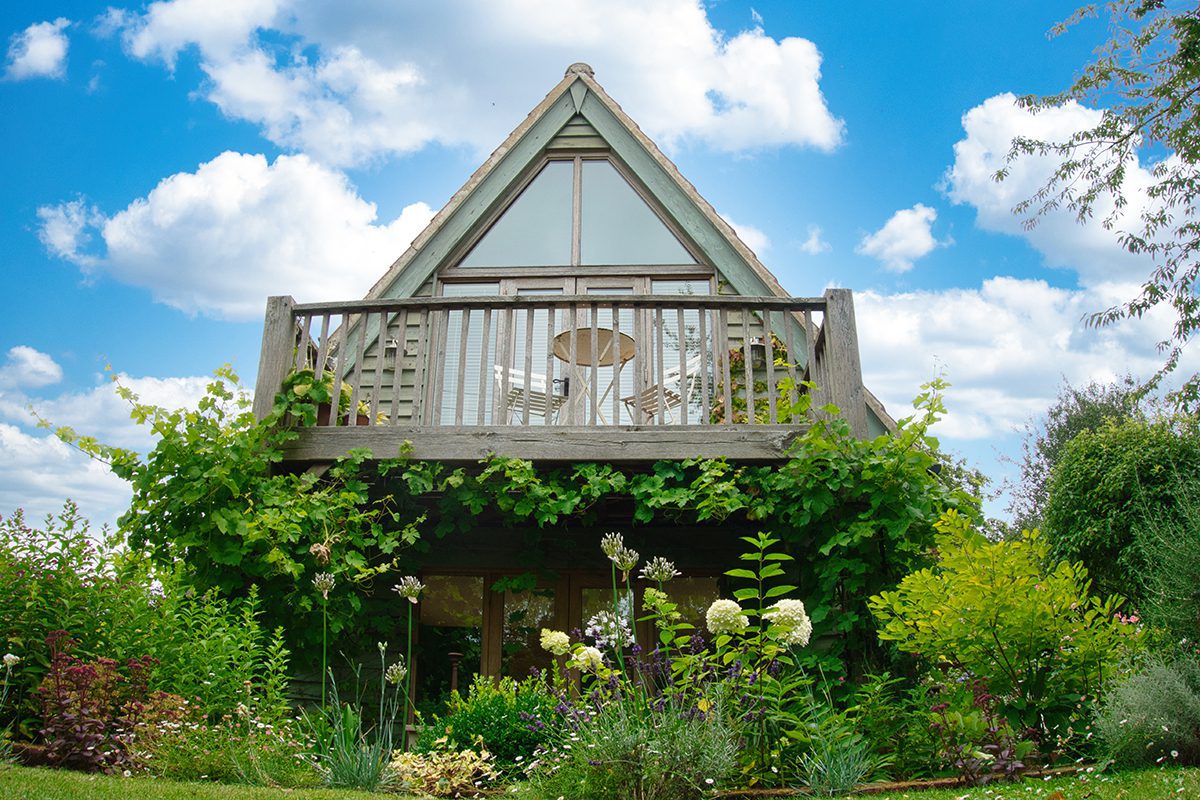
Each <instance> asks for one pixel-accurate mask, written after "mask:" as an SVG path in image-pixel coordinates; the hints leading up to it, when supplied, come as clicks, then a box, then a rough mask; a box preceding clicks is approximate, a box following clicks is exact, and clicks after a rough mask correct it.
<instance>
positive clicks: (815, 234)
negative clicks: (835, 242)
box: [800, 225, 833, 256]
mask: <svg viewBox="0 0 1200 800" xmlns="http://www.w3.org/2000/svg"><path fill="white" fill-rule="evenodd" d="M800 249H801V250H803V251H804V252H805V253H808V254H809V255H810V256H819V255H821V253H828V252H829V251H830V250H832V249H833V246H832V245H831V244H829V242H827V241H825V240H824V239H822V238H821V226H820V225H809V226H808V238H807V239H805V240H804V242H803V243H801V245H800Z"/></svg>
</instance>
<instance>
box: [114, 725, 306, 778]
mask: <svg viewBox="0 0 1200 800" xmlns="http://www.w3.org/2000/svg"><path fill="white" fill-rule="evenodd" d="M135 747H136V750H137V758H138V761H139V763H141V764H143V765H144V769H145V770H146V771H147V772H149V773H150V774H151V775H154V776H156V777H159V778H172V779H174V780H181V781H198V780H211V781H220V782H222V783H240V784H248V785H251V786H277V787H289V788H290V787H299V786H313V785H316V784H318V783H319V776H318V775H317V771H316V770H315V769H314V768H313V763H312V761H311V759H310V758H309V757H308V755H307V753H308V751H309V749H310V747H311V743H310V742H309V741H308V740H307V738H306V737H305V734H304V732H303V730H302V729H301V726H300V725H299V724H297V723H296V722H295V721H294V720H291V719H286V718H284V719H277V718H274V717H272V716H268V717H263V716H260V714H259V712H258V710H257V708H256V707H251V706H243V707H242V708H241V709H239V710H238V712H237V713H234V714H232V715H226V716H225V717H223V718H222V719H220V720H219V721H216V722H213V723H209V722H207V721H206V720H204V719H203V718H198V717H197V716H195V715H192V716H189V717H186V718H184V719H182V720H165V721H163V722H161V723H159V724H158V725H157V726H156V728H155V729H154V730H152V731H142V732H140V733H139V735H138V737H137V740H136V742H135Z"/></svg>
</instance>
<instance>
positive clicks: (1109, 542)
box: [1045, 417, 1200, 604]
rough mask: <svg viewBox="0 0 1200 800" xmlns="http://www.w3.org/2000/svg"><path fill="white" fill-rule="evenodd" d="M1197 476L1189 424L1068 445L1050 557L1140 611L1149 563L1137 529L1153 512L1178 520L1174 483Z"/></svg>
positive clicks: (1053, 487) (1055, 493)
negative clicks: (1082, 571)
mask: <svg viewBox="0 0 1200 800" xmlns="http://www.w3.org/2000/svg"><path fill="white" fill-rule="evenodd" d="M1198 472H1200V427H1197V422H1196V420H1194V419H1191V418H1185V417H1175V418H1171V419H1160V420H1155V421H1148V422H1143V421H1138V420H1131V421H1128V422H1124V423H1121V424H1116V425H1107V426H1105V427H1102V428H1100V429H1099V430H1095V431H1083V432H1081V433H1080V434H1079V435H1078V436H1076V437H1075V438H1074V439H1072V440H1071V442H1070V444H1068V445H1067V447H1066V449H1065V451H1064V452H1063V453H1062V456H1061V459H1060V461H1059V463H1058V465H1057V468H1056V469H1055V471H1054V474H1053V478H1052V481H1051V484H1050V491H1049V497H1048V500H1047V503H1046V514H1045V534H1046V540H1047V542H1048V543H1049V544H1050V553H1051V556H1052V557H1054V558H1056V559H1068V560H1071V561H1081V562H1083V565H1084V566H1085V567H1087V569H1088V573H1089V574H1090V575H1091V576H1092V578H1093V579H1094V580H1095V583H1096V590H1097V592H1099V593H1101V594H1109V593H1112V592H1117V591H1121V592H1123V593H1127V594H1128V595H1129V596H1131V598H1132V599H1133V600H1134V602H1135V604H1136V603H1137V601H1138V600H1140V597H1141V587H1140V586H1139V577H1140V576H1141V575H1143V574H1145V573H1146V567H1147V563H1146V561H1145V559H1144V557H1143V555H1142V553H1141V551H1140V549H1139V548H1138V546H1137V543H1136V541H1135V529H1136V528H1137V527H1138V524H1139V521H1140V520H1141V519H1142V518H1143V513H1144V512H1150V513H1151V514H1153V515H1154V517H1155V518H1156V519H1158V520H1160V521H1169V520H1170V519H1171V518H1172V517H1173V516H1174V515H1175V508H1176V506H1177V500H1176V497H1175V491H1176V489H1177V488H1178V486H1179V484H1178V481H1177V480H1176V475H1178V474H1184V475H1195V474H1197V473H1198Z"/></svg>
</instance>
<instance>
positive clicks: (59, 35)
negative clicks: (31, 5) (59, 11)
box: [4, 17, 71, 81]
mask: <svg viewBox="0 0 1200 800" xmlns="http://www.w3.org/2000/svg"><path fill="white" fill-rule="evenodd" d="M70 24H71V21H70V20H69V19H67V18H66V17H59V18H58V19H56V20H54V21H53V22H37V23H34V24H33V25H30V26H29V27H28V28H26V29H25V30H23V31H21V32H20V33H18V34H14V35H13V37H12V40H11V41H10V43H9V45H8V64H7V66H6V68H5V71H4V77H5V78H7V79H8V80H14V81H20V80H25V79H26V78H61V77H62V76H63V75H65V74H66V70H67V47H68V42H67V34H66V29H67V26H68V25H70Z"/></svg>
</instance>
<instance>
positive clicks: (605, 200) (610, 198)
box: [580, 161, 696, 264]
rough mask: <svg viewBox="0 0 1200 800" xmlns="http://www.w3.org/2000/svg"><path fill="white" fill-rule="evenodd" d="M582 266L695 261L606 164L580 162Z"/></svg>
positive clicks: (617, 173)
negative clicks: (581, 168)
mask: <svg viewBox="0 0 1200 800" xmlns="http://www.w3.org/2000/svg"><path fill="white" fill-rule="evenodd" d="M582 237H583V239H582V241H581V243H580V245H581V248H582V249H581V259H582V261H583V263H584V264H695V263H696V259H694V258H692V256H691V254H690V253H688V251H687V250H686V249H685V248H684V246H683V245H682V244H680V243H679V240H678V239H677V238H675V234H673V233H671V231H670V230H669V229H668V228H667V226H666V225H664V224H663V221H662V220H661V219H659V218H658V215H657V214H655V213H654V212H653V211H651V210H650V206H648V205H646V201H645V200H643V199H642V197H641V195H639V194H638V193H637V192H636V191H634V189H633V187H632V186H630V185H629V182H628V181H626V180H625V178H624V177H622V176H621V174H620V173H619V172H617V170H616V168H615V167H613V165H612V164H610V163H608V162H607V161H584V162H583V231H582Z"/></svg>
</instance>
